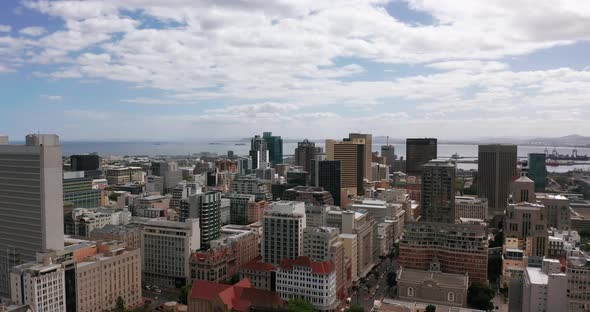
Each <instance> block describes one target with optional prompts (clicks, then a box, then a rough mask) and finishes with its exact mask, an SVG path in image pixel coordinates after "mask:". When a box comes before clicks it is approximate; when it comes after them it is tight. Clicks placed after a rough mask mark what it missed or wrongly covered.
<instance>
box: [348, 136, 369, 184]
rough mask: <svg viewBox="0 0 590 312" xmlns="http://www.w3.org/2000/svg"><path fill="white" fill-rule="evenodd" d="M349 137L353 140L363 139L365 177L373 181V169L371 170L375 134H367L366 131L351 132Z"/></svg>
mask: <svg viewBox="0 0 590 312" xmlns="http://www.w3.org/2000/svg"><path fill="white" fill-rule="evenodd" d="M348 139H350V140H351V141H358V140H362V141H364V144H365V157H364V161H363V162H364V166H365V168H364V170H363V178H365V179H367V180H369V181H373V176H372V171H371V162H372V159H373V135H372V134H366V133H349V134H348Z"/></svg>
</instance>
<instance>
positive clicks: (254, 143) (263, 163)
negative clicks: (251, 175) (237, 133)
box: [249, 135, 270, 170]
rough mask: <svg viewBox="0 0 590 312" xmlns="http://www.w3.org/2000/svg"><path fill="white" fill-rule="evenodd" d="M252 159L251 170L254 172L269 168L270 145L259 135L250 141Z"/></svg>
mask: <svg viewBox="0 0 590 312" xmlns="http://www.w3.org/2000/svg"><path fill="white" fill-rule="evenodd" d="M249 155H250V158H252V165H251V166H250V168H249V169H251V170H254V169H258V168H268V167H269V163H270V154H269V151H268V143H267V142H266V140H265V139H264V138H262V137H260V136H259V135H255V136H254V137H253V138H252V139H251V140H250V153H249Z"/></svg>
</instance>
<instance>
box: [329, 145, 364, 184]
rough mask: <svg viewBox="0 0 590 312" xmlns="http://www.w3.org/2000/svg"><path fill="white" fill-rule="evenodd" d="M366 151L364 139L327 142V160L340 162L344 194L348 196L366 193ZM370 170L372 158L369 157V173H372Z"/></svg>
mask: <svg viewBox="0 0 590 312" xmlns="http://www.w3.org/2000/svg"><path fill="white" fill-rule="evenodd" d="M365 149H366V145H365V140H363V139H356V140H345V141H334V140H326V159H327V160H339V161H340V165H341V183H342V184H341V185H342V192H344V193H346V194H349V195H355V196H356V195H362V194H363V193H364V192H363V190H364V187H363V179H364V178H365V177H366V175H365V170H366V164H365V159H366V157H367V156H366V152H365ZM369 150H370V149H369ZM369 155H370V153H369ZM370 169H371V157H370V156H369V172H371V170H370ZM369 174H370V173H369Z"/></svg>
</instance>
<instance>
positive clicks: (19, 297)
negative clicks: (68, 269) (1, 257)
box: [10, 261, 66, 312]
mask: <svg viewBox="0 0 590 312" xmlns="http://www.w3.org/2000/svg"><path fill="white" fill-rule="evenodd" d="M10 279H11V287H12V289H11V299H12V302H14V303H16V304H27V305H29V306H30V307H31V308H32V309H33V311H47V312H62V311H66V292H65V288H66V286H65V271H64V268H63V266H62V265H61V264H57V263H51V262H49V261H48V262H46V263H37V262H29V263H25V264H21V265H18V266H15V267H14V268H13V269H12V272H11V273H10Z"/></svg>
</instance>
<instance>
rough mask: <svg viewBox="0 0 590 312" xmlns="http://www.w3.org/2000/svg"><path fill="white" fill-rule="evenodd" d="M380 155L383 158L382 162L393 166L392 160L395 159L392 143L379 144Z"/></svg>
mask: <svg viewBox="0 0 590 312" xmlns="http://www.w3.org/2000/svg"><path fill="white" fill-rule="evenodd" d="M381 157H382V158H383V164H384V165H387V166H389V167H390V168H393V162H394V161H395V147H394V146H393V145H381Z"/></svg>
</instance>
